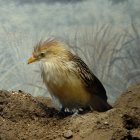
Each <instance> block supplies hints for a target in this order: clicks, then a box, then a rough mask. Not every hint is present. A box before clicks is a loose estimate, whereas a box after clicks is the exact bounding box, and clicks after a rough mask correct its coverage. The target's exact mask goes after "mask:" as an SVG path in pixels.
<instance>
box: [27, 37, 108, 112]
mask: <svg viewBox="0 0 140 140" xmlns="http://www.w3.org/2000/svg"><path fill="white" fill-rule="evenodd" d="M67 48H68V47H67V45H66V44H64V43H62V42H60V41H57V40H47V41H45V42H39V43H38V44H37V45H36V46H35V48H34V51H33V56H32V57H31V58H30V59H29V61H28V63H32V62H34V61H36V60H41V61H42V78H43V81H44V83H45V84H46V86H47V88H48V90H49V92H50V94H51V95H53V96H55V97H56V98H58V99H59V101H60V103H61V104H62V106H63V107H67V108H70V109H73V108H86V107H91V108H93V110H97V111H106V110H108V109H110V108H111V106H110V105H109V104H108V103H107V95H106V91H105V89H104V87H103V85H102V84H101V82H100V81H99V80H98V78H97V77H96V76H95V75H94V74H93V73H92V72H91V71H90V69H89V68H88V66H87V65H86V64H85V63H84V62H83V61H82V60H81V58H79V57H78V56H76V55H74V54H72V53H71V52H70V51H69V50H68V49H67Z"/></svg>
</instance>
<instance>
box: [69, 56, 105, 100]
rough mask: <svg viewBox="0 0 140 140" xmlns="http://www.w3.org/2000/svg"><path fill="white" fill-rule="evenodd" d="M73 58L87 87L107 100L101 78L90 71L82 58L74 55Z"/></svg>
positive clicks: (90, 91)
mask: <svg viewBox="0 0 140 140" xmlns="http://www.w3.org/2000/svg"><path fill="white" fill-rule="evenodd" d="M72 59H73V61H74V62H76V63H75V67H76V69H77V72H78V73H79V77H80V79H81V80H82V81H83V83H84V85H85V88H86V89H87V90H88V91H89V93H92V94H94V95H95V94H96V95H97V96H99V97H100V98H102V99H103V100H104V101H107V95H106V91H105V88H104V87H103V85H102V83H101V82H100V80H99V79H98V78H97V77H96V76H95V75H94V74H93V73H92V72H91V71H90V69H89V68H88V66H87V65H86V64H85V63H84V62H83V61H82V60H81V58H80V57H78V56H76V55H74V57H73V58H72Z"/></svg>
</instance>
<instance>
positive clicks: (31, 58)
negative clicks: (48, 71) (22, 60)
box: [28, 56, 37, 64]
mask: <svg viewBox="0 0 140 140" xmlns="http://www.w3.org/2000/svg"><path fill="white" fill-rule="evenodd" d="M36 60H37V59H36V58H35V57H33V56H32V57H30V58H29V59H28V64H31V63H33V62H35V61H36Z"/></svg>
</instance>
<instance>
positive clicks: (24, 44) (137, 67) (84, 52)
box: [0, 22, 140, 102]
mask: <svg viewBox="0 0 140 140" xmlns="http://www.w3.org/2000/svg"><path fill="white" fill-rule="evenodd" d="M131 25H132V31H126V30H121V31H119V30H120V29H115V28H114V27H112V26H110V25H102V26H96V27H94V28H92V29H83V30H82V29H81V30H80V31H79V32H74V34H73V35H71V36H70V34H69V35H64V36H65V38H64V39H65V41H66V42H67V43H68V45H69V46H70V48H71V49H72V50H73V51H74V53H76V54H77V55H79V56H80V57H82V58H83V59H84V61H85V62H86V63H87V64H88V66H89V67H90V69H91V70H92V71H93V73H94V74H95V75H96V76H97V77H98V78H99V79H100V80H101V81H102V82H103V84H104V85H105V87H106V89H107V93H108V95H109V100H110V102H114V100H115V99H116V97H117V96H119V94H120V93H121V92H122V90H125V89H126V88H127V87H128V86H130V85H132V84H135V83H139V82H140V63H139V60H140V45H139V44H140V35H139V31H138V28H137V26H136V25H135V24H134V23H133V22H132V24H131ZM3 34H6V36H7V38H6V39H3V37H4V36H5V35H4V36H2V35H1V36H0V40H5V42H1V44H0V46H1V47H0V58H1V62H0V66H1V69H0V79H1V80H0V88H2V89H10V90H18V89H21V90H25V91H27V92H30V93H31V94H33V95H47V94H46V92H47V90H46V88H45V86H44V84H43V83H42V79H41V77H40V69H39V68H40V67H39V66H40V64H37V63H35V64H32V65H27V59H28V57H29V56H30V55H31V51H32V46H33V44H35V43H36V42H37V40H39V38H38V37H37V36H34V35H33V34H29V33H28V34H24V33H9V32H8V31H7V30H6V29H4V30H3ZM37 38H38V39H37ZM34 40H36V42H35V41H34Z"/></svg>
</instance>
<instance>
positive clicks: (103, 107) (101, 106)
mask: <svg viewBox="0 0 140 140" xmlns="http://www.w3.org/2000/svg"><path fill="white" fill-rule="evenodd" d="M90 106H91V107H92V109H93V110H96V111H99V112H104V111H107V110H109V109H111V108H112V106H111V105H110V104H109V103H108V102H107V101H104V100H103V99H102V98H100V97H98V96H96V95H94V97H93V98H92V99H91V102H90Z"/></svg>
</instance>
